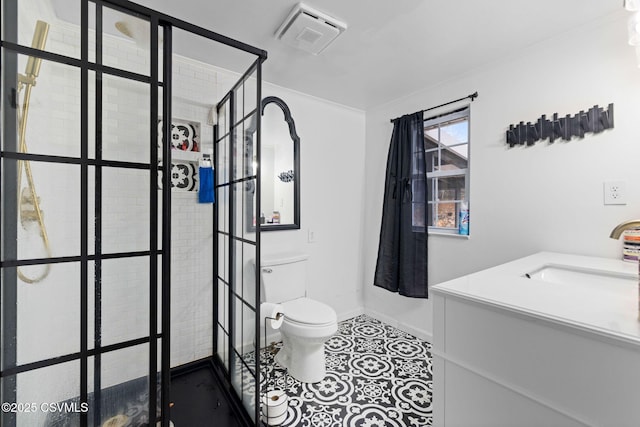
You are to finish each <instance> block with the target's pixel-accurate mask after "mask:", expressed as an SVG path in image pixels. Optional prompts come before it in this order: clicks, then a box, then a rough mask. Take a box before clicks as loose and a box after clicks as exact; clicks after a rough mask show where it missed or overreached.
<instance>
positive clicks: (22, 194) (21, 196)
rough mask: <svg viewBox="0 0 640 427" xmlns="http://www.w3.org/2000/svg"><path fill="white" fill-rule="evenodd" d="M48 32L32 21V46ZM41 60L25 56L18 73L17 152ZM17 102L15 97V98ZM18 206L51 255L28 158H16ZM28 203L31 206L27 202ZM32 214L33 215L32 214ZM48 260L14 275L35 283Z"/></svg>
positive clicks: (44, 274) (46, 268) (24, 146)
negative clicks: (33, 271) (32, 273)
mask: <svg viewBox="0 0 640 427" xmlns="http://www.w3.org/2000/svg"><path fill="white" fill-rule="evenodd" d="M48 33H49V24H47V23H46V22H44V21H37V22H36V29H35V31H34V33H33V41H32V43H31V47H32V48H34V49H39V50H44V46H45V43H46V40H47V35H48ZM41 64H42V59H41V58H34V57H32V56H30V57H29V59H28V60H27V67H26V69H25V73H24V75H22V74H19V75H18V100H19V99H20V92H21V91H22V90H23V89H24V98H23V102H22V106H21V107H19V108H18V138H19V142H18V151H19V152H20V153H26V152H27V140H26V132H27V117H28V115H29V101H30V98H31V90H32V89H33V87H34V86H35V85H36V78H37V77H38V74H39V73H40V65H41ZM18 102H19V101H18ZM23 166H24V171H25V175H26V177H27V185H28V188H24V189H22V167H23ZM18 189H20V190H19V192H18V207H19V215H20V220H21V222H22V224H23V226H24V224H25V223H28V222H30V221H34V220H35V221H37V222H38V228H39V229H40V237H41V238H42V243H43V244H44V249H45V252H46V256H47V257H48V258H50V257H51V246H50V244H49V236H48V235H47V228H46V227H45V224H44V217H43V214H42V209H41V208H40V199H39V198H38V194H37V193H36V187H35V184H34V181H33V174H32V172H31V162H30V161H28V160H18ZM27 205H31V206H27ZM34 214H35V215H34ZM49 269H50V264H44V271H43V272H42V273H40V274H39V275H38V276H36V277H28V276H27V275H25V274H24V273H23V272H22V271H20V268H18V277H19V278H20V280H22V281H23V282H25V283H38V282H40V281H42V280H43V279H44V278H45V277H47V275H48V274H49Z"/></svg>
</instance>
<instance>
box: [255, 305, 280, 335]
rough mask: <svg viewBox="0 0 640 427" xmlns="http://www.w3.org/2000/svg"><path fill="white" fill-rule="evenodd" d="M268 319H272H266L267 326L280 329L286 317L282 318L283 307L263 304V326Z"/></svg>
mask: <svg viewBox="0 0 640 427" xmlns="http://www.w3.org/2000/svg"><path fill="white" fill-rule="evenodd" d="M278 314H280V316H278ZM266 317H271V319H266V322H267V325H269V326H270V327H272V328H273V329H278V328H279V327H280V326H282V322H283V321H284V316H282V306H281V305H280V304H274V303H271V302H263V303H262V304H260V319H261V323H262V324H263V325H264V322H265V318H266ZM273 319H277V320H273Z"/></svg>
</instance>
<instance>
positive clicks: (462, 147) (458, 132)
mask: <svg viewBox="0 0 640 427" xmlns="http://www.w3.org/2000/svg"><path fill="white" fill-rule="evenodd" d="M424 123H425V128H424V139H425V154H426V166H427V173H426V175H427V181H426V186H427V201H428V206H427V221H428V226H429V228H430V229H431V230H432V231H438V232H444V233H451V234H456V233H458V225H459V224H458V223H459V216H460V210H461V208H462V205H463V204H466V205H467V206H468V201H469V191H468V188H467V187H468V183H469V108H468V107H467V108H464V109H461V110H457V111H453V112H451V113H447V114H442V115H439V116H437V117H431V118H427V119H426V120H425V122H424ZM420 208H424V207H416V206H414V214H415V212H416V210H418V209H420ZM414 217H415V215H414ZM414 225H415V226H420V224H415V223H414Z"/></svg>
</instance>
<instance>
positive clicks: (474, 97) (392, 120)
mask: <svg viewBox="0 0 640 427" xmlns="http://www.w3.org/2000/svg"><path fill="white" fill-rule="evenodd" d="M477 97H478V92H477V91H476V92H474V93H472V94H470V95H467V96H463V97H462V98H459V99H454V100H453V101H449V102H445V103H444V104H440V105H436V106H435V107H430V108H425V109H424V110H421V111H416V113H420V112H422V113H424V112H425V111H429V110H435V109H436V108H440V107H444V106H445V105H449V104H453V103H456V102H458V101H464V100H465V99H467V98H468V99H470V100H471V102H473V100H474V99H476V98H477ZM413 114H415V113H413ZM399 118H400V117H396V118H395V119H391V123H393V122H395V121H396V120H398V119H399Z"/></svg>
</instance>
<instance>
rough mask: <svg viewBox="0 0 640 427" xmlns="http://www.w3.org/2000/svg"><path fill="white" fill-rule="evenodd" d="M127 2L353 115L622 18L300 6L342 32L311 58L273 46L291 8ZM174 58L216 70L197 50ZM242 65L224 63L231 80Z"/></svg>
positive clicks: (541, 11) (231, 1) (568, 2)
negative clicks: (213, 38)
mask: <svg viewBox="0 0 640 427" xmlns="http://www.w3.org/2000/svg"><path fill="white" fill-rule="evenodd" d="M136 2H137V3H140V4H142V5H144V6H146V7H149V8H152V9H155V10H158V11H160V12H163V13H165V14H168V15H171V16H174V17H176V18H179V19H182V20H185V21H187V22H191V23H193V24H196V25H199V26H201V27H205V28H207V29H210V30H213V31H215V32H217V33H220V34H223V35H226V36H228V37H231V38H234V39H236V40H239V41H242V42H244V43H248V44H250V45H253V46H256V47H258V48H261V49H264V50H266V51H267V52H268V55H269V57H268V60H267V61H266V62H265V64H264V68H263V79H264V80H265V81H268V82H270V83H274V84H276V85H280V86H284V87H287V88H291V89H294V90H297V91H300V92H304V93H307V94H310V95H314V96H317V97H320V98H324V99H328V100H331V101H334V102H337V103H340V104H343V105H347V106H351V107H354V108H357V109H362V110H366V109H368V108H371V107H374V106H377V105H381V104H384V103H387V102H390V101H392V100H394V99H398V98H401V97H403V96H406V95H408V94H410V93H413V92H416V91H417V90H419V89H422V88H425V87H428V86H432V85H435V84H437V83H439V82H442V81H444V80H447V79H450V78H451V77H453V76H456V75H460V74H462V73H465V72H468V71H469V70H471V69H474V68H477V67H480V66H482V65H484V64H487V63H490V62H494V61H496V60H499V59H500V58H503V57H506V56H510V55H514V54H517V53H518V52H522V51H524V50H526V48H527V47H529V46H531V45H533V44H535V43H538V42H540V41H542V40H545V39H549V38H552V37H555V36H557V35H559V34H562V33H564V32H567V31H571V30H573V29H575V28H578V27H583V26H594V24H597V22H599V21H600V20H603V19H609V18H611V17H612V16H615V17H617V16H618V15H620V16H623V15H624V14H625V11H624V9H623V7H622V1H618V0H562V1H558V0H536V1H513V0H485V1H477V0H459V1H453V0H428V1H427V0H402V1H383V0H346V1H345V0H305V4H307V5H309V6H311V7H313V8H315V9H317V10H319V11H321V12H324V13H326V14H328V15H330V16H333V17H335V18H337V19H339V20H341V21H343V22H346V23H347V25H348V28H347V30H346V32H344V33H343V34H342V35H341V36H339V37H338V38H337V39H336V40H335V41H334V42H333V44H331V45H330V46H329V47H328V48H327V49H326V50H325V51H323V52H322V53H321V54H320V55H318V56H314V55H312V54H310V53H307V52H304V51H302V50H297V49H295V48H293V47H290V46H288V45H286V44H284V43H282V42H280V41H278V40H276V39H275V37H274V33H275V31H276V29H278V27H279V26H280V24H281V23H282V21H283V20H284V19H285V18H286V17H287V15H288V14H289V12H290V11H291V9H292V8H293V7H294V6H295V5H296V4H297V0H180V1H175V0H137V1H136ZM594 28H596V30H597V26H594ZM620 42H621V43H624V40H621V41H620ZM176 50H178V49H177V48H176ZM179 50H180V52H181V53H182V54H184V55H186V56H191V57H194V58H196V59H200V60H204V61H207V62H212V63H214V64H215V65H220V64H219V63H218V62H216V61H217V60H218V59H220V55H217V54H216V55H214V54H213V53H212V50H211V49H201V48H199V47H198V44H197V43H183V44H181V46H180V48H179ZM227 50H229V49H227ZM229 53H230V52H229ZM236 56H237V55H236ZM213 59H215V60H213ZM246 64H247V61H246V59H245V60H240V59H238V60H235V59H230V60H229V61H227V62H226V63H225V65H226V66H227V67H229V68H232V69H233V68H237V69H235V70H234V71H244V69H246Z"/></svg>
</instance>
